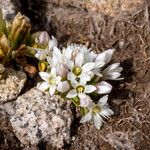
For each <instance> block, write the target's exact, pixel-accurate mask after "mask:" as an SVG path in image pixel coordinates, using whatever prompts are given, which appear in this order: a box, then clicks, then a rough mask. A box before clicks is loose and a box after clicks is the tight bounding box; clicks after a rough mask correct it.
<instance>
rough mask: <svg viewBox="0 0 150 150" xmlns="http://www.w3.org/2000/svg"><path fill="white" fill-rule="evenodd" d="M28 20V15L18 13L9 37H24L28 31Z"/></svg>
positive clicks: (29, 26) (15, 38)
mask: <svg viewBox="0 0 150 150" xmlns="http://www.w3.org/2000/svg"><path fill="white" fill-rule="evenodd" d="M30 28H31V25H30V20H29V18H28V17H26V16H24V15H22V14H21V13H18V14H17V15H16V16H15V18H14V20H13V22H12V26H11V34H10V38H12V39H14V40H17V39H18V38H26V36H27V35H28V34H29V32H30Z"/></svg>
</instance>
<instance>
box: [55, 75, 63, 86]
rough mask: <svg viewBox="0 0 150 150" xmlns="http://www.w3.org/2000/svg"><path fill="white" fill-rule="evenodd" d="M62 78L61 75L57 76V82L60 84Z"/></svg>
mask: <svg viewBox="0 0 150 150" xmlns="http://www.w3.org/2000/svg"><path fill="white" fill-rule="evenodd" d="M61 79H62V78H61V77H60V76H57V77H56V84H59V83H60V81H61Z"/></svg>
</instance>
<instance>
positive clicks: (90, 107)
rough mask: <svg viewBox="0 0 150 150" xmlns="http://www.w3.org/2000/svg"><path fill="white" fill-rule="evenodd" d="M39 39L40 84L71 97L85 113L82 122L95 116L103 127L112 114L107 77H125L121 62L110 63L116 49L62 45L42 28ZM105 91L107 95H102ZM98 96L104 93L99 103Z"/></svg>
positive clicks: (118, 78)
mask: <svg viewBox="0 0 150 150" xmlns="http://www.w3.org/2000/svg"><path fill="white" fill-rule="evenodd" d="M36 42H37V45H38V46H37V47H36V48H35V51H36V54H35V57H36V58H37V59H38V60H39V65H38V66H39V70H40V72H39V75H40V77H41V78H42V79H43V82H40V83H38V84H37V88H38V89H40V90H42V91H48V92H49V94H50V96H53V95H54V94H60V95H62V96H63V97H65V98H67V99H69V100H72V102H73V103H74V104H75V106H77V107H79V108H80V110H81V112H82V113H83V114H84V116H83V118H82V119H81V121H80V122H81V123H84V122H86V121H89V120H93V121H94V125H95V126H96V128H97V129H100V127H101V125H102V123H103V118H108V117H109V116H111V115H112V114H113V111H112V110H111V109H110V108H109V107H108V103H107V100H108V95H107V94H108V93H110V92H111V90H112V85H111V84H110V83H109V82H108V81H109V80H121V79H122V78H121V77H120V76H121V71H122V67H121V66H120V64H119V63H114V64H111V65H108V63H109V62H110V60H111V58H112V55H113V53H114V51H115V50H114V49H108V50H106V51H104V52H102V53H100V54H96V53H94V52H93V51H92V50H91V49H88V48H87V47H86V46H84V45H77V44H71V45H68V46H67V48H62V49H59V48H58V45H57V40H56V39H55V38H54V37H52V39H50V38H49V36H48V34H47V33H46V32H42V33H41V34H40V36H39V37H38V38H37V39H36ZM102 94H106V95H105V96H102V97H101V95H102ZM95 97H96V98H97V97H101V98H100V99H99V101H98V102H97V103H95V101H96V100H95ZM92 98H93V100H92Z"/></svg>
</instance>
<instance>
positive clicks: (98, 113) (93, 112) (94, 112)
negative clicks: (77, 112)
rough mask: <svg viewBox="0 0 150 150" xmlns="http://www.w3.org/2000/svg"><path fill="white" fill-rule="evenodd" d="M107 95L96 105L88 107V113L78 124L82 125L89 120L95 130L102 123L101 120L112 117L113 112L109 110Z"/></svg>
mask: <svg viewBox="0 0 150 150" xmlns="http://www.w3.org/2000/svg"><path fill="white" fill-rule="evenodd" d="M107 100H108V95H106V96H103V97H102V98H101V99H100V100H99V101H98V103H97V104H94V103H93V104H92V105H91V106H90V107H89V112H88V113H87V114H86V115H85V116H84V117H83V118H82V119H81V120H80V123H84V122H87V121H90V120H93V121H94V125H95V127H96V128H97V129H100V127H101V126H102V123H103V118H102V117H104V118H109V117H110V116H111V115H113V111H112V110H111V109H109V107H108V104H107Z"/></svg>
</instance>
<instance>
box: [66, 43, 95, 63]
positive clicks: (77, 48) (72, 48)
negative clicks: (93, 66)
mask: <svg viewBox="0 0 150 150" xmlns="http://www.w3.org/2000/svg"><path fill="white" fill-rule="evenodd" d="M78 53H82V54H83V56H84V62H85V63H87V62H92V61H93V60H94V59H95V58H96V54H95V53H94V52H93V51H91V49H88V48H87V47H86V46H85V45H82V44H71V45H69V46H68V47H67V48H66V49H65V48H64V49H63V54H64V56H66V58H67V59H70V60H72V61H74V60H75V57H76V56H77V54H78Z"/></svg>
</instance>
